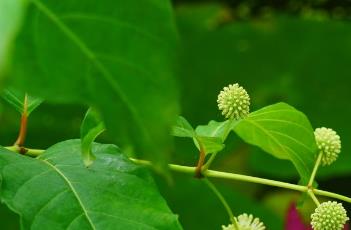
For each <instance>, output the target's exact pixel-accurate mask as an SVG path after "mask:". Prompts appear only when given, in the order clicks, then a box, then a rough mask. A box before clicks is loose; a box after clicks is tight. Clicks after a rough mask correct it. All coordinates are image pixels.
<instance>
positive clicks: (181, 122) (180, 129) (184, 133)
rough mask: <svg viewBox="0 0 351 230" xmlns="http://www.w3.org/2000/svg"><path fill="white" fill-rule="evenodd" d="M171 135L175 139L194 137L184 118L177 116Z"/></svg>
mask: <svg viewBox="0 0 351 230" xmlns="http://www.w3.org/2000/svg"><path fill="white" fill-rule="evenodd" d="M171 134H172V135H173V136H176V137H190V138H193V137H194V136H195V131H194V129H193V127H192V126H191V125H190V124H189V122H188V121H187V120H186V119H185V118H184V117H182V116H179V117H178V119H177V121H176V124H175V125H174V126H173V128H172V132H171Z"/></svg>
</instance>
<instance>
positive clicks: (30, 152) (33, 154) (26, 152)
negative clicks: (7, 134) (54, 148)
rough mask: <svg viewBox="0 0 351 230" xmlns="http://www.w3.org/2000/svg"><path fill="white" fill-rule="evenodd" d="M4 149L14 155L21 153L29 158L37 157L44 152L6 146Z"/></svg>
mask: <svg viewBox="0 0 351 230" xmlns="http://www.w3.org/2000/svg"><path fill="white" fill-rule="evenodd" d="M5 149H8V150H10V151H12V152H16V153H22V154H24V155H28V156H31V157H37V156H39V155H41V154H42V153H44V151H45V150H43V149H29V148H25V147H20V146H16V145H14V146H7V147H5Z"/></svg>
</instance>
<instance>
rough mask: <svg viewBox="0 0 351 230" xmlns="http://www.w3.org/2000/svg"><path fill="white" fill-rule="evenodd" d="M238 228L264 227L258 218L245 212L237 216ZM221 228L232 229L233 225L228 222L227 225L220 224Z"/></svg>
mask: <svg viewBox="0 0 351 230" xmlns="http://www.w3.org/2000/svg"><path fill="white" fill-rule="evenodd" d="M236 219H237V221H238V225H239V230H265V229H266V227H265V226H264V224H263V223H262V222H260V219H259V218H254V217H253V215H251V214H250V215H248V214H246V213H244V214H241V215H240V216H238V217H237V218H236ZM222 229H223V230H234V226H233V225H232V224H229V225H228V226H224V225H222Z"/></svg>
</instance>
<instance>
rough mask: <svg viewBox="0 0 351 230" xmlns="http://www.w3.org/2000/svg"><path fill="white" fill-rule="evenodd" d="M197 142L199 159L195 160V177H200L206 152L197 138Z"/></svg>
mask: <svg viewBox="0 0 351 230" xmlns="http://www.w3.org/2000/svg"><path fill="white" fill-rule="evenodd" d="M197 143H199V147H200V151H199V161H198V162H197V166H196V169H195V177H196V178H202V177H203V175H202V166H203V165H204V163H205V159H206V153H205V148H204V146H203V145H202V143H201V141H199V140H197Z"/></svg>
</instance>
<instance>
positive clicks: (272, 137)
mask: <svg viewBox="0 0 351 230" xmlns="http://www.w3.org/2000/svg"><path fill="white" fill-rule="evenodd" d="M242 121H245V122H249V123H251V124H252V125H254V126H256V127H257V128H259V129H261V130H262V131H263V132H264V133H266V135H268V136H269V137H270V138H271V139H272V140H273V141H274V142H275V143H276V144H277V145H278V146H279V147H280V148H281V149H282V150H283V151H284V152H285V153H286V154H288V155H289V153H288V152H287V151H286V149H285V146H283V145H282V144H281V143H280V142H279V141H278V140H277V139H276V138H275V137H274V136H273V135H271V134H270V133H269V132H268V131H267V130H266V129H264V128H263V127H262V126H261V125H259V124H257V123H256V122H254V121H252V120H249V119H244V120H242ZM291 151H292V152H293V153H294V155H295V156H296V157H297V159H299V161H300V162H301V163H302V165H303V166H304V168H305V170H306V169H307V172H308V171H310V169H309V167H308V166H307V165H306V163H305V161H303V160H302V159H301V157H300V156H299V154H296V152H295V151H294V150H293V149H291Z"/></svg>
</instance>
